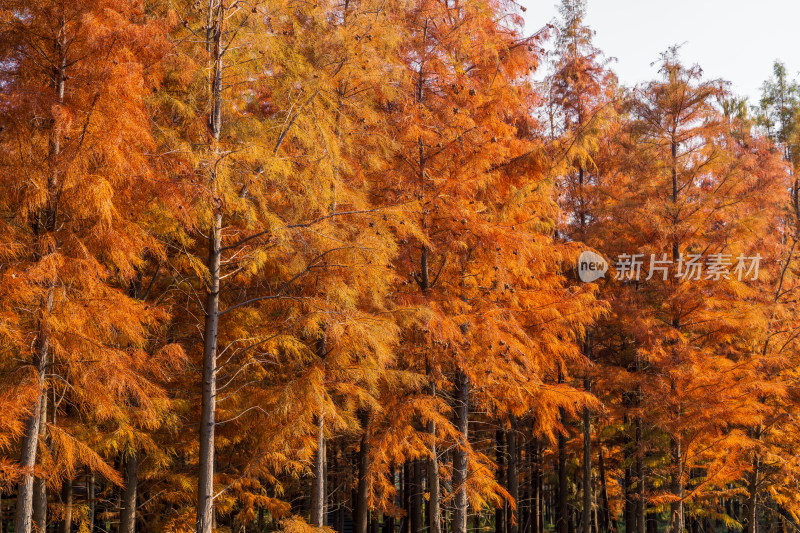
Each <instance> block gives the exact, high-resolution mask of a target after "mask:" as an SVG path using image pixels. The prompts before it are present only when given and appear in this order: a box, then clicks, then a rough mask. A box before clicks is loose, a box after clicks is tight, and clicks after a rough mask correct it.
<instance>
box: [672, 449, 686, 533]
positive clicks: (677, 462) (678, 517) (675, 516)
mask: <svg viewBox="0 0 800 533" xmlns="http://www.w3.org/2000/svg"><path fill="white" fill-rule="evenodd" d="M672 460H673V462H674V474H673V478H672V493H673V494H674V495H675V496H677V497H678V498H679V499H678V501H676V502H673V503H672V504H671V506H670V507H671V512H672V517H671V526H672V533H683V530H684V528H685V518H684V513H683V450H682V449H681V441H680V438H676V439H674V442H673V443H672Z"/></svg>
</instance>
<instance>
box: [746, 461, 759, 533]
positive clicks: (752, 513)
mask: <svg viewBox="0 0 800 533" xmlns="http://www.w3.org/2000/svg"><path fill="white" fill-rule="evenodd" d="M759 464H760V460H759V457H758V455H755V457H753V472H752V473H751V474H750V475H749V476H748V478H749V479H748V481H747V505H746V507H745V508H746V510H747V516H746V517H745V522H746V523H747V533H758V532H757V529H758V474H759Z"/></svg>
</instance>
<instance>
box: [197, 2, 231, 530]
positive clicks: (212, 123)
mask: <svg viewBox="0 0 800 533" xmlns="http://www.w3.org/2000/svg"><path fill="white" fill-rule="evenodd" d="M223 20H224V9H223V5H222V2H221V1H220V0H209V3H208V25H207V27H206V31H207V38H206V47H207V50H208V52H209V55H210V60H211V62H212V67H213V68H212V79H211V88H210V89H211V90H210V99H211V116H210V118H209V128H210V130H211V137H212V146H213V153H214V158H215V161H214V162H213V164H212V168H216V163H217V161H216V160H218V159H219V138H220V134H221V131H222V22H223ZM216 178H217V176H216V170H212V172H211V176H210V182H211V183H210V185H211V187H212V189H216V183H215V182H216ZM215 209H219V207H218V206H216V207H215ZM221 242H222V213H221V212H219V211H217V212H216V213H215V214H214V217H213V219H212V221H211V224H210V228H209V236H208V258H207V261H206V266H207V267H208V275H209V279H208V289H207V293H206V305H205V315H206V316H205V329H204V332H203V396H202V406H201V414H200V458H199V463H200V465H199V468H200V475H199V478H198V484H197V524H196V531H197V533H211V531H212V528H213V527H214V442H215V439H214V430H215V425H216V406H217V335H218V332H219V291H220V258H221V257H220V256H221Z"/></svg>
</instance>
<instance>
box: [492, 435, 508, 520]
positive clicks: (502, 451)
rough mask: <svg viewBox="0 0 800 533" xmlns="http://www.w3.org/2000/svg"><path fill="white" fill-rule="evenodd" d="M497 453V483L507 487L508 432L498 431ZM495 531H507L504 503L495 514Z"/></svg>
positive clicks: (496, 437)
mask: <svg viewBox="0 0 800 533" xmlns="http://www.w3.org/2000/svg"><path fill="white" fill-rule="evenodd" d="M495 440H496V444H495V453H496V458H495V460H496V462H497V483H498V485H500V486H501V487H504V486H506V466H505V463H506V431H505V429H498V430H497V432H496V434H495ZM494 531H495V533H505V531H506V505H505V503H503V505H501V506H500V507H498V508H497V509H495V512H494Z"/></svg>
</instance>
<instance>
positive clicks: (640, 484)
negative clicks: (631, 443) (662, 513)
mask: <svg viewBox="0 0 800 533" xmlns="http://www.w3.org/2000/svg"><path fill="white" fill-rule="evenodd" d="M643 453H644V450H643V445H642V419H641V417H637V418H636V531H637V532H638V533H645V525H646V524H645V516H646V508H645V507H646V506H645V499H644V488H645V484H644V464H643Z"/></svg>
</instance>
